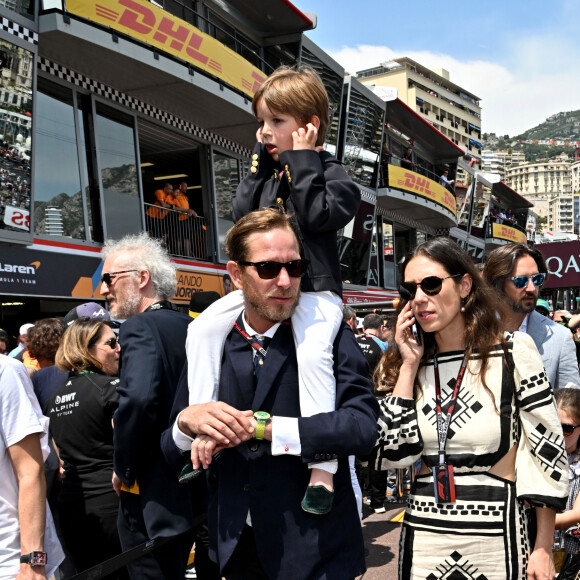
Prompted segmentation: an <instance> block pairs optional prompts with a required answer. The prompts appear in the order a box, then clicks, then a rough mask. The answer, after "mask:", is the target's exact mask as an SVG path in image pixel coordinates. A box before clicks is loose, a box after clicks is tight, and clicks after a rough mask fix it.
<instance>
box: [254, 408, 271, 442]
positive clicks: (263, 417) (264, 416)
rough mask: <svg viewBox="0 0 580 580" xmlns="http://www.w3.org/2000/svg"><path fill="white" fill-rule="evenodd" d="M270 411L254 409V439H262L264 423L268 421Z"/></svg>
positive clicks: (264, 428) (264, 429)
mask: <svg viewBox="0 0 580 580" xmlns="http://www.w3.org/2000/svg"><path fill="white" fill-rule="evenodd" d="M270 418H271V417H270V413H266V412H265V411H256V412H255V413H254V419H256V422H257V425H256V432H255V433H254V438H255V439H264V432H265V431H266V425H267V423H268V421H270Z"/></svg>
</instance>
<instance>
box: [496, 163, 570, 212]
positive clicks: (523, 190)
mask: <svg viewBox="0 0 580 580" xmlns="http://www.w3.org/2000/svg"><path fill="white" fill-rule="evenodd" d="M505 182H506V183H507V184H508V185H509V186H510V187H511V188H513V189H515V190H516V191H517V192H518V193H519V194H520V195H523V196H524V197H526V198H527V199H529V200H530V201H531V202H532V203H533V204H534V206H535V208H534V211H535V212H536V213H538V215H540V216H542V217H544V216H545V217H549V212H550V200H551V199H552V198H555V197H559V196H564V197H565V196H570V195H572V177H571V172H570V164H569V163H557V162H553V161H544V162H541V163H529V164H526V165H518V166H515V167H510V168H508V169H506V172H505Z"/></svg>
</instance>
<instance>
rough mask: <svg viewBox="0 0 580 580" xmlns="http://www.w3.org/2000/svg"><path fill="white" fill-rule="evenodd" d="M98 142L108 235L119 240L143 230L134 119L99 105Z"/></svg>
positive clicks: (98, 158) (96, 127) (96, 135)
mask: <svg viewBox="0 0 580 580" xmlns="http://www.w3.org/2000/svg"><path fill="white" fill-rule="evenodd" d="M96 111H97V115H96V119H95V139H96V146H97V160H98V165H99V170H100V179H101V191H102V193H103V203H104V216H105V224H104V225H105V233H106V237H108V238H115V239H116V238H120V237H122V236H124V235H126V234H133V233H139V232H141V231H142V230H143V223H142V211H143V210H142V205H141V200H140V199H139V179H138V177H137V153H136V141H135V128H134V117H131V116H129V115H126V114H124V113H121V112H120V111H117V110H115V109H112V108H110V107H106V106H105V105H102V104H100V103H97V108H96Z"/></svg>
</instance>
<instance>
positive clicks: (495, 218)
mask: <svg viewBox="0 0 580 580" xmlns="http://www.w3.org/2000/svg"><path fill="white" fill-rule="evenodd" d="M489 219H490V221H491V222H492V223H496V224H497V223H500V222H499V219H500V218H499V212H498V211H497V207H495V206H494V205H492V206H491V209H490V210H489Z"/></svg>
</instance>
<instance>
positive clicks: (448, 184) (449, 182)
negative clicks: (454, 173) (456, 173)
mask: <svg viewBox="0 0 580 580" xmlns="http://www.w3.org/2000/svg"><path fill="white" fill-rule="evenodd" d="M454 183H455V179H449V169H447V168H445V169H444V170H443V174H442V175H441V177H440V178H439V185H442V186H443V187H445V188H447V189H448V190H449V191H451V192H453V184H454Z"/></svg>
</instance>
